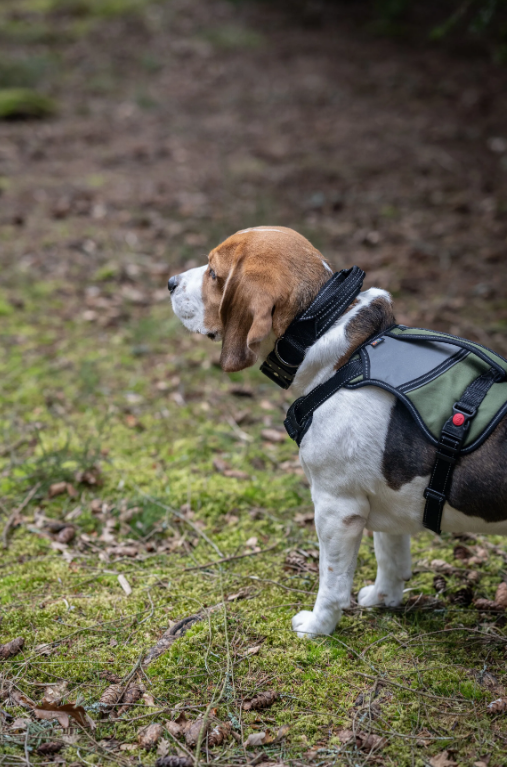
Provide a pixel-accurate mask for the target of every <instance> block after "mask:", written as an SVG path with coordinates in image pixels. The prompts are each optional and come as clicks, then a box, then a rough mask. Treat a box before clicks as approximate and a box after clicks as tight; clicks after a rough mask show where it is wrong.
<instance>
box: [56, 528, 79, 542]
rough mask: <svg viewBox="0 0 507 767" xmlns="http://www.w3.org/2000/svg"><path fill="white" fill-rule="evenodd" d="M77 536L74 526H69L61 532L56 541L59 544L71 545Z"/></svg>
mask: <svg viewBox="0 0 507 767" xmlns="http://www.w3.org/2000/svg"><path fill="white" fill-rule="evenodd" d="M75 535H76V528H75V527H73V526H72V525H67V526H66V527H64V528H63V530H60V532H59V533H58V535H57V536H56V540H57V541H58V543H70V542H71V540H72V539H73V538H74V536H75Z"/></svg>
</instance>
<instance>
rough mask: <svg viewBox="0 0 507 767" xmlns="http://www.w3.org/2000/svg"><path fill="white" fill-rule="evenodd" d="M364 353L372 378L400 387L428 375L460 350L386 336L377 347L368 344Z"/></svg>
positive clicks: (450, 345)
mask: <svg viewBox="0 0 507 767" xmlns="http://www.w3.org/2000/svg"><path fill="white" fill-rule="evenodd" d="M365 351H366V353H367V354H368V357H369V359H370V378H376V379H379V380H380V381H385V383H388V384H390V385H391V386H395V387H398V386H402V385H403V384H405V383H408V382H409V381H413V380H414V379H416V378H419V377H420V376H423V375H425V374H426V373H429V372H430V371H431V370H433V369H434V368H436V367H438V365H441V364H442V363H443V362H445V361H446V360H448V359H449V357H452V356H453V355H454V354H457V353H458V352H459V351H460V349H459V347H458V346H453V344H444V343H440V342H438V343H437V342H434V341H404V340H402V339H401V338H389V337H387V336H385V337H384V340H383V341H382V342H381V343H380V344H379V345H378V346H374V347H372V346H371V345H370V344H369V345H368V346H366V347H365Z"/></svg>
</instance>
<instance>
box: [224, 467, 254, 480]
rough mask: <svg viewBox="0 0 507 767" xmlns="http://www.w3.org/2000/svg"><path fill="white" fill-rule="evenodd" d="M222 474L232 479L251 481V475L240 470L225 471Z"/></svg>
mask: <svg viewBox="0 0 507 767" xmlns="http://www.w3.org/2000/svg"><path fill="white" fill-rule="evenodd" d="M222 474H223V475H224V477H229V478H230V479H250V475H249V474H247V473H246V471H241V470H240V469H225V470H224V471H223V472H222Z"/></svg>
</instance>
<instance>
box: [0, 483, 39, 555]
mask: <svg viewBox="0 0 507 767" xmlns="http://www.w3.org/2000/svg"><path fill="white" fill-rule="evenodd" d="M40 486H41V482H37V484H36V485H35V486H34V487H32V489H31V490H30V492H29V493H28V495H27V496H26V498H25V500H24V501H23V502H22V503H21V504H20V505H19V506H18V508H17V509H15V510H14V511H13V512H12V514H11V515H10V517H9V519H8V520H7V523H6V525H5V527H4V531H3V533H2V541H3V547H4V549H7V548H8V547H9V541H8V538H9V531H10V529H11V527H12V525H13V523H14V520H15V519H16V517H17V516H18V514H21V512H22V511H23V509H24V508H25V506H27V504H29V503H30V501H31V500H32V498H33V497H34V495H35V493H36V492H37V490H38V489H39V487H40Z"/></svg>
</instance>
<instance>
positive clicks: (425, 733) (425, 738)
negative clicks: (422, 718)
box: [416, 729, 433, 746]
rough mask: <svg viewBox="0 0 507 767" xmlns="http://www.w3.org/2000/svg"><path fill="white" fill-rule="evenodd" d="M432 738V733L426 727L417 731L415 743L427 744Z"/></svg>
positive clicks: (419, 744) (418, 744)
mask: <svg viewBox="0 0 507 767" xmlns="http://www.w3.org/2000/svg"><path fill="white" fill-rule="evenodd" d="M432 739H433V735H432V734H431V732H430V731H429V730H427V729H424V730H419V732H418V733H417V740H416V745H417V746H428V745H429V744H430V743H431V741H432Z"/></svg>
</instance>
